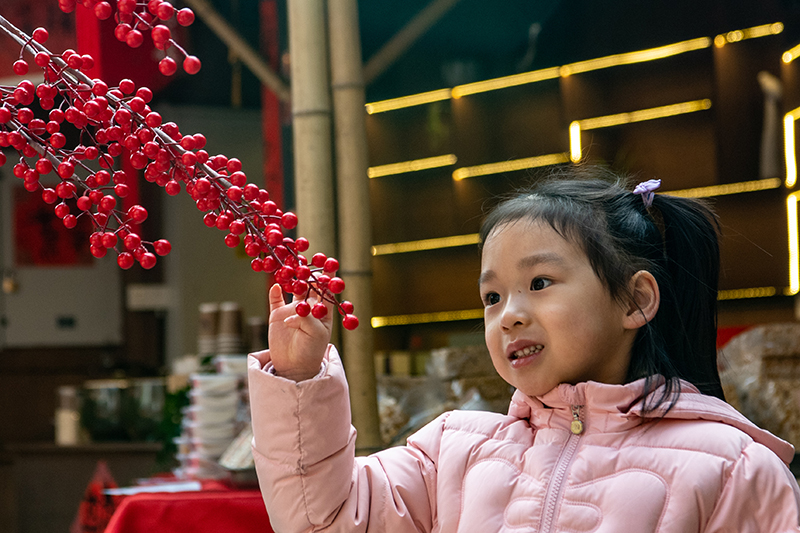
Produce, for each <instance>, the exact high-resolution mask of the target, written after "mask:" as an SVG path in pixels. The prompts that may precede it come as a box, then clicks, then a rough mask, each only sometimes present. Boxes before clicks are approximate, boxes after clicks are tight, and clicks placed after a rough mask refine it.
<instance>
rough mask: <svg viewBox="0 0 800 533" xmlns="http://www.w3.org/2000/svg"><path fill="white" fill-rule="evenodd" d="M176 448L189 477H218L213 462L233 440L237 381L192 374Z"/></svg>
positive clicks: (232, 376)
mask: <svg viewBox="0 0 800 533" xmlns="http://www.w3.org/2000/svg"><path fill="white" fill-rule="evenodd" d="M190 379H191V385H192V387H191V390H190V392H189V399H190V401H191V403H190V405H189V406H188V407H187V408H186V409H185V411H184V417H183V435H182V437H181V438H180V442H179V443H178V444H179V445H183V446H182V447H183V450H182V451H183V452H184V453H185V461H182V462H184V464H185V467H184V473H185V474H186V475H188V476H189V477H199V478H203V477H209V478H210V477H218V476H217V475H216V474H217V470H218V468H217V466H216V461H217V460H218V459H219V457H220V456H221V455H222V453H223V452H224V451H225V450H226V449H227V448H228V446H229V445H230V443H231V442H232V441H233V439H234V438H235V437H236V435H237V433H238V428H237V424H236V416H237V413H238V411H239V406H240V398H241V392H240V379H239V377H238V376H235V375H229V374H192V375H191V376H190Z"/></svg>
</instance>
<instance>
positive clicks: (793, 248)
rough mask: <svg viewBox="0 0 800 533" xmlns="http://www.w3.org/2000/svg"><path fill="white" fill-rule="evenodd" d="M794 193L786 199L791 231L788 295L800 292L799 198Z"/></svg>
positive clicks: (787, 217)
mask: <svg viewBox="0 0 800 533" xmlns="http://www.w3.org/2000/svg"><path fill="white" fill-rule="evenodd" d="M798 194H800V192H793V193H792V194H790V195H789V196H788V197H787V198H786V220H787V223H788V229H789V289H788V291H786V293H787V294H788V295H794V294H797V293H798V292H800V242H798V230H797V196H798Z"/></svg>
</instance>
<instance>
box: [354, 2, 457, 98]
mask: <svg viewBox="0 0 800 533" xmlns="http://www.w3.org/2000/svg"><path fill="white" fill-rule="evenodd" d="M458 2H459V0H433V2H431V3H430V4H428V5H427V6H426V7H425V8H424V9H423V10H422V11H420V12H419V13H417V14H416V16H414V18H412V19H411V20H410V21H409V22H408V24H406V25H405V26H403V28H402V29H401V30H400V31H398V32H397V33H396V34H394V36H393V37H392V38H391V39H389V41H388V42H387V43H386V44H385V45H383V47H381V49H380V50H378V51H377V52H375V54H374V55H373V56H372V57H370V58H369V60H368V61H367V63H366V65H364V81H365V82H366V84H367V85H369V84H370V83H372V82H373V81H375V79H376V78H377V77H378V76H380V75H381V74H383V73H384V72H385V71H386V69H387V68H389V67H390V66H391V65H392V63H394V62H395V61H396V60H397V58H398V57H400V56H401V55H403V53H405V51H406V50H408V49H409V48H410V47H411V45H413V44H414V42H415V41H416V40H417V39H419V38H420V36H421V35H423V34H424V33H425V32H426V31H428V30H429V29H430V28H431V26H433V25H434V24H436V23H437V22H438V21H439V19H441V18H442V17H443V16H444V15H445V14H446V13H447V12H448V11H450V9H451V8H452V7H453V6H455V5H456V4H457V3H458Z"/></svg>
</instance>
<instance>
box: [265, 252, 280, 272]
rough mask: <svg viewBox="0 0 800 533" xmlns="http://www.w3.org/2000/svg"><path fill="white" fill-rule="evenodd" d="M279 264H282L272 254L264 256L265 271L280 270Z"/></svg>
mask: <svg viewBox="0 0 800 533" xmlns="http://www.w3.org/2000/svg"><path fill="white" fill-rule="evenodd" d="M279 266H280V265H279V264H278V261H276V260H275V258H274V257H272V256H271V255H270V256H267V257H265V258H264V271H265V272H275V271H276V270H278V267H279Z"/></svg>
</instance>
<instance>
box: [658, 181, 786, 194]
mask: <svg viewBox="0 0 800 533" xmlns="http://www.w3.org/2000/svg"><path fill="white" fill-rule="evenodd" d="M780 186H781V179H780V178H767V179H763V180H752V181H740V182H738V183H726V184H724V185H709V186H708V187H694V188H691V189H678V190H675V191H665V192H664V194H668V195H670V196H680V197H681V198H709V197H711V196H725V195H726V194H739V193H743V192H754V191H765V190H768V189H777V188H778V187H780Z"/></svg>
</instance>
